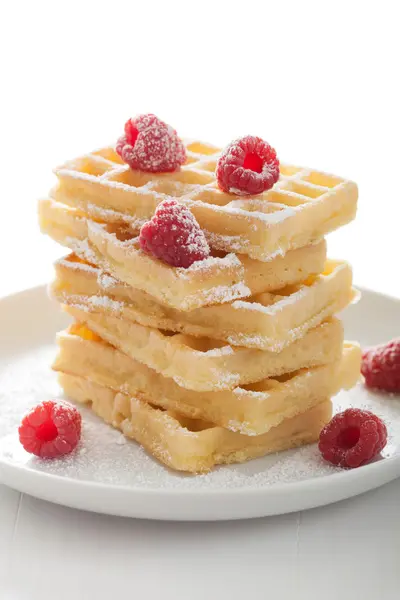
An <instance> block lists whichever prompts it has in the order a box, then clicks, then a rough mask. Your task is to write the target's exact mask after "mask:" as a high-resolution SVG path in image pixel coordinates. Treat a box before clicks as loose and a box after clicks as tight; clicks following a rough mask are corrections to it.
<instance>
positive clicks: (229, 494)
mask: <svg viewBox="0 0 400 600" xmlns="http://www.w3.org/2000/svg"><path fill="white" fill-rule="evenodd" d="M359 289H360V290H361V292H362V293H364V294H365V296H369V297H371V296H372V297H375V298H377V299H382V300H387V301H389V302H394V303H395V304H396V305H400V298H398V297H395V296H391V295H390V294H385V293H383V292H379V291H375V290H373V289H369V288H367V287H365V286H360V288H359ZM46 291H47V285H45V284H41V285H37V286H33V287H28V288H25V289H23V290H20V291H16V292H13V293H11V294H8V295H7V294H6V295H3V296H0V311H1V310H2V308H3V305H4V302H7V301H9V300H10V301H12V300H13V299H14V300H16V298H17V297H20V298H22V297H23V296H26V295H29V294H35V295H39V294H40V295H41V296H42V297H43V296H44V295H45V294H46ZM221 468H223V467H221ZM376 472H379V474H380V477H378V480H379V481H382V480H384V482H383V483H385V482H388V481H390V480H392V479H395V478H396V477H399V476H400V453H399V454H397V455H394V456H389V457H387V458H383V459H380V460H377V461H375V462H372V463H370V464H367V465H364V466H363V467H362V468H360V469H346V470H343V471H342V472H333V473H331V474H326V475H321V476H317V477H312V478H308V479H303V480H299V481H291V482H287V483H285V482H279V481H278V482H277V483H272V484H267V485H254V484H253V485H252V484H249V485H243V486H241V487H231V488H229V487H222V486H221V487H220V488H218V487H212V488H208V489H207V488H196V487H193V488H184V487H183V488H179V487H176V488H174V487H170V488H168V487H157V486H156V485H155V486H154V487H153V486H150V487H140V486H138V485H135V484H133V485H128V484H123V485H118V484H113V483H105V482H100V481H90V480H80V479H77V478H74V477H68V476H63V475H58V474H53V473H47V472H45V471H40V470H36V469H32V468H30V467H29V466H27V465H26V464H19V463H16V462H15V461H13V460H9V459H8V458H7V456H4V455H3V454H0V482H4V483H5V484H6V485H10V486H11V487H13V484H12V482H10V479H12V473H15V477H16V478H18V480H20V479H21V478H23V477H24V476H25V474H28V477H27V479H28V487H29V488H30V491H27V492H26V493H28V494H31V495H33V496H35V497H38V498H42V499H44V500H48V501H51V502H56V503H59V504H62V505H65V506H71V507H74V508H79V504H82V502H81V503H80V502H79V500H77V501H70V502H66V501H65V500H64V501H63V500H62V499H61V500H60V501H59V502H58V501H57V500H55V499H49V495H48V494H46V493H44V494H40V482H41V481H42V482H43V481H44V482H45V483H46V490H47V485H49V486H53V487H54V488H55V489H57V488H60V486H62V487H63V488H64V490H65V489H66V488H68V491H69V493H70V494H72V495H73V496H75V497H76V498H78V497H79V496H82V495H85V493H86V494H88V493H90V494H96V495H98V496H99V497H101V495H102V494H104V493H106V494H107V496H108V498H114V497H116V496H121V498H122V497H123V498H125V499H126V498H128V497H135V499H136V500H137V501H138V502H140V501H141V500H143V499H145V498H152V499H154V498H158V499H159V500H160V502H162V500H163V499H165V500H168V499H169V500H172V499H177V498H179V499H180V500H183V501H184V500H188V499H193V498H196V499H197V500H198V501H201V500H202V499H209V500H212V499H216V498H218V501H219V502H222V503H223V502H224V501H226V500H232V498H233V497H234V498H236V499H237V501H238V502H239V503H240V502H241V498H242V497H246V498H247V499H249V500H252V501H253V502H254V503H257V501H259V500H260V499H265V500H267V498H269V499H270V500H271V501H272V500H273V499H274V498H276V497H279V496H282V495H283V494H284V495H289V496H291V495H293V494H294V493H297V495H299V496H301V498H303V497H304V496H305V494H307V493H310V495H313V494H314V493H320V494H322V495H323V492H325V493H328V492H329V490H331V489H337V488H339V489H343V490H346V488H347V487H348V486H347V482H349V484H350V483H351V485H352V486H357V484H360V483H362V482H363V481H364V482H365V483H367V487H366V488H365V489H364V491H367V490H370V489H374V488H375V487H379V486H380V485H383V483H378V484H377V485H369V484H368V481H369V482H370V483H373V482H374V480H375V479H376V477H374V474H375V473H376ZM8 475H9V476H8ZM188 477H190V475H188ZM4 480H5V481H4ZM32 482H37V487H38V488H39V489H37V490H35V491H32V488H33V487H35V486H34V485H33V484H32ZM18 483H19V484H20V481H18ZM29 483H31V484H32V485H29ZM21 487H26V486H21V485H18V486H17V487H16V489H19V491H24V490H21ZM361 487H362V485H361ZM359 493H362V492H354V493H351V496H354V495H358V494H359ZM50 495H51V494H50ZM339 496H340V498H338V499H339V500H340V499H344V498H348V497H350V495H349V494H348V493H347V492H345V491H344V492H343V493H342V494H340V493H339ZM335 501H337V500H332V501H331V502H335ZM331 502H325V501H322V502H321V501H318V500H317V502H313V501H311V502H309V503H307V502H305V504H306V505H307V504H308V505H307V506H306V507H305V508H311V507H312V506H321V505H325V504H329V503H331ZM83 504H85V503H84V502H83ZM303 504H304V502H303ZM254 506H255V505H253V510H251V507H250V506H249V510H250V513H252V514H251V515H249V516H248V517H244V516H243V514H242V515H241V516H240V515H239V516H233V517H232V516H228V517H226V518H227V519H230V518H250V517H257V516H266V515H269V514H285V513H287V512H293V510H295V511H298V510H304V509H305V508H298V509H290V510H282V511H279V512H276V511H275V510H274V511H271V510H270V509H268V507H267V505H266V506H265V509H266V510H265V511H264V512H263V511H261V512H260V511H259V510H257V509H256V510H254ZM84 510H90V508H88V507H86V508H84ZM93 510H94V511H95V512H103V511H100V510H99V509H98V508H95V509H93ZM104 512H105V513H106V514H121V515H123V516H135V512H136V513H137V511H135V510H133V513H132V514H129V513H127V512H126V511H123V512H122V513H121V512H119V511H117V512H114V513H113V511H111V510H105V511H104ZM139 512H143V511H139ZM149 512H150V513H152V514H149V516H147V517H145V518H150V519H166V518H169V519H173V520H209V518H207V517H204V515H203V516H202V515H195V514H193V513H192V514H191V516H190V518H178V517H176V516H169V517H163V516H157V515H156V516H155V515H154V510H152V511H149ZM155 512H157V511H155ZM160 512H162V511H160ZM173 512H174V510H172V511H171V515H172V513H173ZM194 512H195V511H194ZM233 512H235V510H233ZM236 512H239V513H240V512H241V511H240V510H239V511H237V510H236ZM242 512H245V509H244V510H243V511H242ZM142 516H143V515H142ZM223 518H224V517H217V520H222V519H223Z"/></svg>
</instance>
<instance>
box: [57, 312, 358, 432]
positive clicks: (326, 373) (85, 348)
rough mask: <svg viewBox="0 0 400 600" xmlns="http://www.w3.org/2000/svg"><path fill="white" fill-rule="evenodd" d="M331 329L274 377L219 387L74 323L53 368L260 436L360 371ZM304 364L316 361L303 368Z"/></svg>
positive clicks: (318, 333)
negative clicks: (172, 373) (199, 388)
mask: <svg viewBox="0 0 400 600" xmlns="http://www.w3.org/2000/svg"><path fill="white" fill-rule="evenodd" d="M336 323H337V322H336ZM326 325H328V324H326ZM331 325H334V323H333V322H332V323H331ZM330 332H331V334H333V337H332V338H331V340H332V346H334V348H335V350H334V352H332V351H330V349H329V345H328V341H329V337H328V338H327V339H324V337H326V334H327V333H328V335H329V333H330ZM335 334H336V331H335V327H333V329H332V328H331V329H330V327H329V326H328V327H327V329H326V330H325V331H324V326H321V327H319V328H318V329H317V330H315V332H313V334H312V335H310V336H309V339H308V346H305V352H304V354H302V353H301V352H298V356H290V357H289V360H291V359H294V361H293V360H292V363H291V364H289V365H288V366H287V371H284V370H283V369H282V371H281V370H276V371H275V372H276V373H277V376H276V377H270V378H268V379H264V380H263V381H260V382H258V383H256V384H253V385H248V386H245V387H238V388H235V389H233V390H228V391H220V392H195V391H191V390H190V391H189V390H186V389H183V388H181V387H180V386H178V385H177V384H176V383H175V382H174V381H173V380H172V379H169V378H167V377H163V376H162V375H159V374H158V373H156V372H155V371H153V370H152V369H149V368H148V367H146V366H145V365H143V364H141V363H139V362H137V361H135V360H132V359H131V358H129V357H128V356H126V355H125V354H123V353H122V352H120V351H119V350H117V349H116V348H114V347H112V346H110V345H109V344H107V343H105V342H103V341H102V340H101V338H99V337H98V336H96V334H94V333H93V332H91V331H90V330H89V329H87V328H86V327H85V326H82V325H78V324H74V325H72V326H71V327H70V329H69V330H68V331H66V332H62V333H60V334H59V335H58V338H57V341H58V345H59V352H58V356H57V358H56V361H55V363H54V365H53V368H54V369H55V370H56V371H61V372H65V373H69V374H70V375H75V376H78V377H88V378H89V379H90V380H91V381H92V382H94V383H96V384H98V385H101V386H105V387H109V388H111V389H113V390H114V391H116V392H123V393H126V394H128V395H130V396H135V397H138V398H141V399H144V400H146V401H147V402H150V403H152V404H154V405H156V406H158V407H161V408H163V409H165V410H173V411H175V412H177V413H179V414H181V415H183V416H185V417H190V418H197V419H202V420H205V421H210V422H212V423H215V424H217V425H220V426H221V427H224V428H225V429H229V430H231V431H237V432H239V433H242V434H245V435H260V434H263V433H265V432H267V431H268V430H269V429H271V428H272V427H275V426H277V425H279V424H280V423H281V422H282V421H284V420H285V419H288V418H292V417H294V416H295V415H297V414H299V413H301V412H305V411H306V410H309V409H310V408H311V407H312V406H314V405H315V404H317V403H319V402H320V401H321V398H324V397H330V396H332V395H334V394H336V393H337V392H338V391H339V390H340V389H341V388H348V387H352V386H353V385H354V384H355V383H356V381H357V379H358V377H359V372H360V348H359V347H358V346H355V345H350V344H348V343H347V344H345V346H344V349H343V345H342V343H341V336H339V337H338V339H336V338H335ZM338 342H340V344H338ZM314 343H315V346H314ZM303 346H304V344H303ZM324 346H325V347H324ZM299 350H300V348H299ZM312 350H314V351H315V353H316V355H315V358H314V359H311V361H309V360H307V351H308V353H310V352H311V351H312ZM337 350H338V351H337ZM296 359H297V360H296ZM325 361H326V362H325ZM309 364H310V365H320V366H314V367H313V368H309V369H307V368H304V367H306V366H308V365H309ZM271 366H272V365H271ZM300 367H302V368H300ZM272 372H273V371H272ZM283 373H286V374H285V375H283ZM288 373H289V374H288Z"/></svg>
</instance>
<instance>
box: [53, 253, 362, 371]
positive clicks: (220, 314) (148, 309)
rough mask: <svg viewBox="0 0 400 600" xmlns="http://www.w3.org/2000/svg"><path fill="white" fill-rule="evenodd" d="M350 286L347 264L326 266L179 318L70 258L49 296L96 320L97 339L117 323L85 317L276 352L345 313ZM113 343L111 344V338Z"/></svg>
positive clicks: (58, 271)
mask: <svg viewBox="0 0 400 600" xmlns="http://www.w3.org/2000/svg"><path fill="white" fill-rule="evenodd" d="M351 282H352V272H351V269H350V267H349V265H348V264H347V263H344V262H334V261H328V262H327V263H326V269H325V271H324V273H323V274H321V275H318V276H316V277H310V278H308V279H307V280H306V281H305V282H303V283H302V284H298V285H293V286H287V287H285V288H283V289H281V290H279V291H277V292H275V293H269V292H266V293H263V294H259V295H257V296H253V297H252V298H250V299H249V300H236V301H234V302H232V303H228V304H223V305H216V306H208V307H203V308H199V309H197V310H194V311H190V312H180V311H177V310H174V309H171V308H169V307H166V306H163V305H161V304H159V303H157V302H156V301H155V300H154V299H153V298H152V297H151V296H149V295H148V294H143V292H140V291H138V290H135V289H133V288H131V287H129V286H124V285H123V284H120V283H119V282H118V281H116V280H115V279H113V278H112V277H109V276H108V275H104V274H102V273H101V272H100V271H99V270H98V269H96V268H94V267H91V266H90V265H87V264H85V263H80V262H76V259H74V257H70V258H68V259H66V260H61V261H59V262H58V263H57V264H56V280H55V282H54V284H53V285H52V287H51V293H52V295H53V296H54V297H55V298H56V299H57V300H59V301H60V302H61V303H63V304H67V305H69V306H70V307H74V306H75V307H78V308H79V309H80V310H81V311H87V314H86V315H85V316H83V315H81V317H80V318H83V319H89V318H92V319H94V320H96V322H97V323H98V324H99V326H101V327H102V332H103V333H100V335H102V337H104V335H103V334H105V328H106V327H108V326H109V325H110V326H113V325H112V324H113V323H115V324H116V325H117V324H118V320H115V319H114V320H113V321H109V322H108V325H105V323H106V321H104V319H102V317H101V316H95V315H94V314H93V315H92V314H91V315H89V314H88V313H89V312H90V313H104V314H105V315H110V316H111V317H113V316H114V317H122V318H123V320H124V321H123V322H124V324H123V325H122V326H121V331H122V329H126V330H128V328H129V327H130V328H131V329H130V332H131V334H132V332H133V331H134V329H135V327H134V325H133V324H132V321H134V322H139V323H140V324H142V325H145V326H149V327H152V328H153V329H155V328H159V329H164V330H168V331H177V332H184V333H186V334H191V335H194V336H198V337H206V338H212V339H214V340H222V341H225V342H228V343H229V344H232V345H234V346H245V347H247V348H258V349H262V350H270V351H272V352H280V351H281V350H282V349H283V348H285V347H286V346H288V345H289V344H291V343H293V342H294V341H295V340H298V339H300V338H301V337H303V336H304V335H305V334H306V332H307V331H309V330H310V329H311V328H313V327H316V326H317V325H319V324H320V323H322V322H323V321H324V320H325V319H327V318H328V317H330V316H332V315H333V314H335V313H336V312H338V311H340V310H342V309H343V308H345V307H346V306H347V305H348V303H349V302H350V301H351V300H352V299H353V296H354V292H353V290H352V287H351ZM138 331H141V328H138ZM111 335H114V334H111ZM113 339H114V342H115V341H116V340H115V335H114V337H113ZM168 339H169V340H171V338H168ZM177 339H180V340H181V339H185V343H187V344H188V345H192V346H193V347H196V344H197V342H196V340H194V339H193V338H188V337H187V336H185V338H182V336H180V337H179V338H177ZM114 342H113V341H112V340H111V343H114ZM248 368H249V367H248Z"/></svg>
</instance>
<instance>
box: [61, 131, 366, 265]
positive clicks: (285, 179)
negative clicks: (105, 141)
mask: <svg viewBox="0 0 400 600" xmlns="http://www.w3.org/2000/svg"><path fill="white" fill-rule="evenodd" d="M186 147H187V150H188V159H187V164H185V165H184V166H183V167H182V169H181V170H179V171H177V172H175V173H168V174H162V173H157V174H152V173H143V172H139V171H133V170H132V169H130V168H129V166H128V165H125V164H123V163H122V162H121V159H120V157H119V156H118V155H117V154H116V152H115V151H114V150H113V148H110V147H107V148H102V149H100V150H97V151H95V152H93V153H91V154H87V155H85V156H82V157H80V158H77V159H76V160H73V161H70V162H68V163H66V164H64V165H63V166H61V167H59V168H57V169H55V173H56V175H57V177H58V186H57V187H56V189H55V190H53V191H52V192H51V196H52V197H53V198H55V199H56V200H58V201H59V202H62V203H64V204H69V205H71V206H74V207H76V208H79V209H80V210H81V211H83V212H84V213H85V214H86V215H88V216H90V217H91V218H93V219H94V220H97V221H103V222H107V223H110V222H118V223H120V222H125V223H128V224H129V226H130V227H131V228H132V230H135V231H138V229H139V228H140V227H141V226H142V224H143V223H144V222H145V221H147V220H148V219H149V218H151V216H152V215H153V213H154V211H155V209H156V207H157V205H158V204H159V203H160V202H161V201H163V200H165V199H166V198H170V197H171V196H173V197H175V198H177V199H178V200H179V201H180V202H182V203H184V204H186V205H187V206H188V207H189V208H190V209H191V211H192V213H193V214H194V216H195V217H196V219H197V221H198V222H199V224H200V226H201V228H202V229H203V230H204V232H205V234H206V236H207V238H208V240H209V242H210V244H211V246H212V247H213V248H215V249H218V250H223V251H225V252H235V253H236V252H238V253H242V254H248V255H249V256H251V257H252V258H255V259H258V260H270V259H271V258H273V257H276V256H278V255H283V254H285V253H286V252H287V251H288V250H290V249H293V248H300V247H303V246H307V245H309V244H310V243H313V242H315V241H316V240H319V239H321V238H322V237H323V236H324V235H325V234H327V233H328V232H330V231H333V230H334V229H337V228H338V227H340V226H341V225H344V224H346V223H348V222H349V221H351V220H352V219H353V218H354V216H355V212H356V205H357V186H356V184H355V183H353V182H351V181H347V180H345V179H342V178H340V177H336V176H334V175H328V174H326V173H322V172H319V171H315V170H311V169H305V168H300V167H295V166H292V165H283V164H282V165H281V167H280V172H281V176H280V180H279V182H278V183H277V184H276V185H275V186H274V188H273V189H272V190H269V191H267V192H264V193H263V194H261V195H258V196H255V197H246V198H243V197H240V196H235V195H232V194H226V193H224V192H222V191H221V190H219V189H218V187H217V184H216V180H215V174H214V171H215V166H216V162H217V159H218V156H219V152H220V150H219V149H218V148H216V147H214V146H211V145H210V144H204V143H201V142H197V141H195V142H193V141H192V142H190V143H187V145H186Z"/></svg>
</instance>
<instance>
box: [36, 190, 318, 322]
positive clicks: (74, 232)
mask: <svg viewBox="0 0 400 600" xmlns="http://www.w3.org/2000/svg"><path fill="white" fill-rule="evenodd" d="M39 217H40V224H41V228H42V231H43V233H47V234H48V235H50V237H52V238H53V239H55V240H56V241H57V242H59V243H61V244H63V245H64V246H67V247H69V248H71V249H72V250H74V251H75V252H76V253H77V254H78V255H79V256H80V257H81V258H84V259H86V260H87V261H88V262H91V263H94V264H96V265H97V266H99V267H101V268H102V269H104V270H105V271H108V272H109V273H111V274H112V275H114V276H115V277H117V278H118V279H119V280H120V281H123V282H125V283H127V284H129V285H131V286H132V287H134V288H135V289H140V290H142V291H144V292H147V293H148V294H150V295H151V296H153V298H156V299H157V300H158V301H159V302H161V303H162V304H165V305H167V306H170V307H172V308H176V309H178V310H181V311H182V310H185V311H189V310H194V309H196V308H199V307H201V306H206V305H209V304H218V303H222V302H228V301H231V300H234V299H235V298H236V299H237V298H245V297H247V296H250V295H252V294H253V295H254V294H258V293H261V292H265V291H270V290H276V289H279V288H281V287H283V286H285V285H288V284H292V283H297V282H298V281H301V280H302V279H305V278H306V277H308V276H309V275H310V274H312V273H320V272H321V271H322V270H323V267H324V260H325V258H326V244H325V242H324V241H321V242H319V243H318V244H315V245H311V246H308V247H305V248H299V249H297V250H292V251H291V252H289V253H288V254H287V255H285V256H284V257H279V258H277V259H275V260H273V261H270V262H267V263H265V262H260V261H257V260H252V259H251V258H249V257H248V256H245V255H239V256H236V255H234V254H228V255H226V256H220V257H210V258H208V259H206V260H202V261H198V262H196V263H195V264H193V265H192V266H191V267H189V268H188V269H182V268H175V267H171V266H169V265H167V264H165V263H163V262H162V261H160V260H158V259H157V258H154V257H153V256H149V255H147V254H146V253H145V252H143V251H142V250H140V248H139V245H138V239H137V237H136V236H135V235H134V234H132V232H130V231H129V229H128V228H127V227H126V226H123V225H121V224H118V225H117V224H115V225H112V224H111V225H110V224H109V225H106V224H100V223H95V222H93V221H91V220H87V219H86V218H85V217H83V216H82V215H81V214H80V213H79V212H78V211H76V210H75V209H71V208H69V207H67V206H65V205H63V204H60V203H58V202H55V201H53V200H51V199H47V200H41V201H40V203H39Z"/></svg>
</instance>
